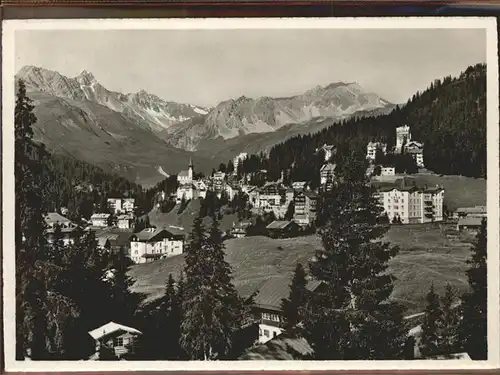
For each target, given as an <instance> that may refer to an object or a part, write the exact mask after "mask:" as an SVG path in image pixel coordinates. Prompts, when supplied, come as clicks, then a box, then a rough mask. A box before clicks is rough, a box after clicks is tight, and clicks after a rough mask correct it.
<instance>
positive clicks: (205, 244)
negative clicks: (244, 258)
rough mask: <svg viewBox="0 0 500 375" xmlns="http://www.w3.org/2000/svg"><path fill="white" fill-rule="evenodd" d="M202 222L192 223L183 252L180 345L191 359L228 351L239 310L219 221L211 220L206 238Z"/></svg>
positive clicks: (213, 355) (239, 314) (238, 324)
mask: <svg viewBox="0 0 500 375" xmlns="http://www.w3.org/2000/svg"><path fill="white" fill-rule="evenodd" d="M201 220H202V219H201V218H200V217H197V218H196V219H195V220H194V223H193V230H192V232H191V235H190V241H189V244H188V247H187V252H186V267H185V274H186V282H185V286H184V290H183V294H184V301H183V306H182V309H183V315H184V317H183V321H182V335H181V346H182V348H183V349H184V350H185V352H186V353H187V355H188V356H189V358H190V359H193V360H212V359H220V358H224V357H225V356H227V354H228V353H229V352H230V350H231V348H232V337H233V334H234V332H235V331H236V329H238V328H239V327H240V322H241V310H242V308H241V301H240V299H239V297H238V295H237V293H236V289H235V288H234V286H233V284H232V281H231V269H230V266H229V264H228V263H227V262H226V261H225V260H224V244H223V242H222V234H221V232H220V230H219V226H218V221H217V219H216V218H215V217H213V218H212V226H211V230H210V236H209V237H207V236H206V235H205V233H204V228H203V227H202V221H201Z"/></svg>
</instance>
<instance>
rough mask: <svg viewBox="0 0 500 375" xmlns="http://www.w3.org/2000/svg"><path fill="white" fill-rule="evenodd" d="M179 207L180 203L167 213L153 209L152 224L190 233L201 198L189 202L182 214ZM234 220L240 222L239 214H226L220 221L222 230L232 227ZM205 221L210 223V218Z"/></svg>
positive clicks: (150, 218) (150, 216)
mask: <svg viewBox="0 0 500 375" xmlns="http://www.w3.org/2000/svg"><path fill="white" fill-rule="evenodd" d="M179 207H180V204H177V205H175V207H174V208H173V209H172V210H171V211H170V212H167V213H162V212H160V211H158V210H157V209H153V210H152V211H151V212H150V213H149V221H150V223H151V225H154V226H156V227H165V228H168V227H169V226H175V227H179V228H184V229H182V230H181V231H183V232H184V233H186V234H189V233H190V232H191V227H192V226H193V221H194V219H195V217H196V216H197V215H198V212H199V211H200V200H199V199H195V200H192V201H191V202H189V203H188V205H187V206H186V208H185V209H184V211H182V213H181V214H179V213H178V212H179ZM233 222H234V223H237V222H238V217H237V215H235V214H231V215H224V216H223V218H222V220H221V221H220V222H219V225H220V228H221V230H222V231H226V230H228V229H231V228H232V226H233ZM204 223H205V225H210V220H209V219H208V218H206V219H205V221H204Z"/></svg>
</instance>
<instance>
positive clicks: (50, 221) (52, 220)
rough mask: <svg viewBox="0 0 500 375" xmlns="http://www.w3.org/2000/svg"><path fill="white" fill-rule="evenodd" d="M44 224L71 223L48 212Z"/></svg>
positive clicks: (55, 213) (60, 216) (56, 214)
mask: <svg viewBox="0 0 500 375" xmlns="http://www.w3.org/2000/svg"><path fill="white" fill-rule="evenodd" d="M45 222H46V223H47V224H55V223H61V224H62V223H71V220H69V219H68V218H66V217H64V216H62V215H61V214H59V213H57V212H49V213H47V215H45Z"/></svg>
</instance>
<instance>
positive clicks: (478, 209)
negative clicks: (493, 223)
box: [457, 206, 488, 214]
mask: <svg viewBox="0 0 500 375" xmlns="http://www.w3.org/2000/svg"><path fill="white" fill-rule="evenodd" d="M486 212H488V211H487V209H486V206H474V207H459V208H457V213H464V214H484V213H486Z"/></svg>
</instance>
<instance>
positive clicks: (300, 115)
mask: <svg viewBox="0 0 500 375" xmlns="http://www.w3.org/2000/svg"><path fill="white" fill-rule="evenodd" d="M393 107H394V106H393V105H392V104H391V103H389V102H387V101H386V100H384V99H382V98H380V97H379V96H378V95H376V94H373V93H367V92H365V91H364V90H363V88H361V87H360V86H359V85H358V84H357V83H343V82H338V83H334V84H330V85H327V86H325V87H321V86H318V87H316V88H314V89H311V90H308V91H306V92H305V93H303V94H301V95H296V96H292V97H288V98H270V97H261V98H258V99H252V98H248V97H245V96H241V97H239V98H237V99H230V100H227V101H224V102H221V103H219V104H218V105H217V106H216V107H215V108H213V109H212V110H211V111H210V112H209V113H208V114H207V115H206V116H200V117H197V118H192V119H189V120H187V121H186V122H181V123H178V124H176V125H174V126H171V127H169V128H167V129H166V130H165V131H164V132H162V134H163V138H164V139H165V141H166V142H168V143H169V144H171V145H173V146H175V147H182V148H186V149H188V150H190V151H195V150H198V149H199V148H200V143H202V142H203V141H212V140H219V139H220V140H229V139H234V138H239V137H243V136H245V135H247V134H253V133H272V132H275V131H277V130H278V129H281V128H283V127H284V126H287V125H292V124H294V125H298V124H301V125H300V127H301V128H305V129H306V131H307V132H309V131H314V130H315V129H311V130H308V125H310V124H309V121H311V120H313V119H317V118H319V119H324V118H330V119H333V120H340V119H343V118H348V117H350V116H352V115H354V114H356V113H361V112H362V111H372V110H377V109H385V108H391V109H392V108H393ZM281 140H283V138H282V139H281Z"/></svg>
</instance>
